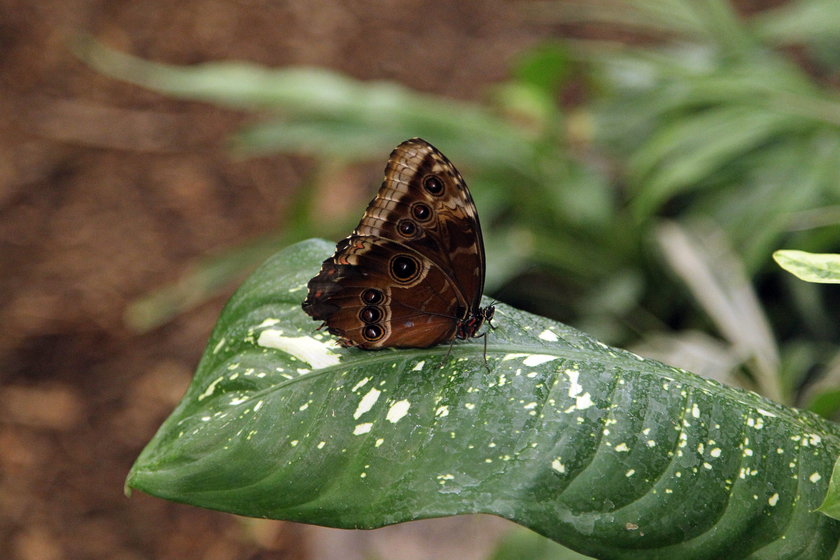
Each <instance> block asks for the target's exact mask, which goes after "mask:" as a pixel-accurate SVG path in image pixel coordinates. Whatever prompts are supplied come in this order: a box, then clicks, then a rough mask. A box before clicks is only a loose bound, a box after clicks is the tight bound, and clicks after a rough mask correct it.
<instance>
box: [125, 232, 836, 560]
mask: <svg viewBox="0 0 840 560" xmlns="http://www.w3.org/2000/svg"><path fill="white" fill-rule="evenodd" d="M332 251H333V244H332V243H329V242H326V241H320V240H311V241H306V242H303V243H299V244H297V245H294V246H292V247H290V248H288V249H286V250H284V251H282V252H280V253H278V254H277V255H275V256H274V257H272V258H271V259H269V260H268V261H267V262H266V263H265V264H264V265H263V266H262V267H261V268H259V269H258V270H257V271H256V272H255V273H254V274H253V275H252V276H251V277H250V278H249V279H248V280H247V281H246V282H245V283H244V285H243V286H242V287H241V288H240V289H239V291H237V293H236V294H235V295H234V296H233V297H232V298H231V300H230V302H229V303H228V305H227V306H226V307H225V309H224V311H223V312H222V315H221V317H220V319H219V322H218V324H217V326H216V329H215V330H214V332H213V335H212V336H211V339H210V341H209V343H208V346H207V350H206V351H205V353H204V356H203V357H202V360H201V363H200V364H199V367H198V371H197V372H196V375H195V378H194V380H193V383H192V384H191V385H190V387H189V389H188V391H187V393H186V395H185V396H184V399H183V400H182V402H181V403H180V404H179V406H178V407H177V409H176V410H175V411H174V412H173V414H172V415H171V416H170V417H169V418H168V419H167V420H166V422H165V423H164V424H163V426H162V427H161V428H160V430H159V431H158V433H157V434H156V435H155V436H154V438H153V439H152V441H151V442H150V443H149V444H148V446H147V447H146V449H144V450H143V452H142V453H141V455H140V457H139V458H138V459H137V461H136V463H135V464H134V466H133V468H132V469H131V472H130V473H129V476H128V480H127V485H128V486H129V487H132V488H137V489H140V490H143V491H146V492H149V493H151V494H154V495H156V496H160V497H163V498H167V499H170V500H174V501H178V502H184V503H189V504H193V505H197V506H202V507H206V508H211V509H218V510H223V511H228V512H232V513H237V514H241V515H249V516H255V517H269V518H276V519H288V520H294V521H301V522H306V523H316V524H320V525H328V526H333V527H345V528H374V527H380V526H383V525H387V524H391V523H398V522H401V521H407V520H411V519H419V518H428V517H439V516H446V515H455V514H462V513H471V512H485V513H492V514H495V515H499V516H502V517H506V518H508V519H512V520H514V521H516V522H517V523H520V524H522V525H524V526H526V527H529V528H531V529H533V530H534V531H536V532H538V533H540V534H543V535H545V536H548V537H550V538H552V539H554V540H556V541H558V542H560V543H561V544H564V545H566V546H568V547H570V548H573V549H575V550H578V551H580V552H582V553H584V554H589V555H592V556H595V557H598V558H604V559H610V558H621V559H632V558H644V559H646V560H651V559H654V560H655V559H659V558H662V559H664V558H674V557H680V558H683V559H700V558H721V557H726V558H728V559H736V558H746V557H749V558H752V559H759V558H762V559H763V558H766V559H773V560H777V559H780V558H810V559H821V558H830V557H831V555H832V554H833V551H835V549H836V548H837V542H838V538H839V537H840V523H838V522H836V521H834V520H831V519H829V518H828V517H826V516H824V515H821V514H819V513H814V512H813V510H814V509H815V508H816V507H817V505H818V504H819V503H820V502H821V501H822V499H823V496H824V494H825V491H826V487H827V483H828V473H829V471H830V470H831V468H832V465H833V463H834V460H835V458H836V457H837V455H838V449H840V441H838V429H837V427H836V425H834V424H831V423H829V422H826V421H824V420H822V419H820V418H819V417H817V416H816V415H814V414H811V413H807V412H801V411H798V410H795V409H790V408H785V407H783V406H781V405H778V404H776V403H773V402H771V401H768V400H766V399H764V398H762V397H759V396H758V395H755V394H753V393H748V392H745V391H741V390H737V389H733V388H729V387H724V386H721V385H720V384H718V383H716V382H713V381H709V380H706V379H703V378H700V377H697V376H695V375H693V374H690V373H688V372H686V371H684V370H679V369H676V368H672V367H669V366H666V365H663V364H661V363H659V362H655V361H651V360H644V359H642V358H640V357H638V356H636V355H635V354H632V353H630V352H626V351H623V350H618V349H615V348H610V347H608V346H606V345H604V344H602V343H600V342H598V341H596V340H594V339H592V338H590V337H589V336H587V335H585V334H583V333H581V332H579V331H576V330H574V329H572V328H570V327H567V326H565V325H562V324H559V323H556V322H553V321H550V320H548V319H544V318H540V317H537V316H534V315H530V314H527V313H523V312H520V311H517V310H515V309H512V308H510V307H508V306H505V305H499V306H498V307H497V315H496V316H497V320H496V323H497V326H498V327H497V328H496V329H495V330H493V331H491V332H490V333H489V334H488V339H487V350H486V351H487V355H486V359H487V365H488V367H487V368H485V364H484V358H483V352H484V341H482V340H475V339H473V340H470V341H467V342H458V343H456V344H454V345H453V346H452V347H451V348H450V347H448V346H447V345H441V346H437V347H434V348H429V349H411V350H383V351H379V352H365V351H361V350H357V349H345V348H338V347H336V346H335V345H334V343H332V341H331V339H330V337H328V336H326V335H324V334H321V333H317V334H316V332H315V326H316V325H315V323H314V322H313V321H311V320H310V318H309V317H307V316H306V315H305V314H304V313H303V312H302V310H301V308H300V302H301V300H302V299H303V297H304V295H305V293H306V281H307V280H308V279H309V278H310V277H311V276H313V275H314V274H315V273H316V272H317V270H318V267H319V265H320V263H321V261H322V259H324V258H325V257H326V256H328V255H329V254H331V253H332ZM441 366H442V367H441Z"/></svg>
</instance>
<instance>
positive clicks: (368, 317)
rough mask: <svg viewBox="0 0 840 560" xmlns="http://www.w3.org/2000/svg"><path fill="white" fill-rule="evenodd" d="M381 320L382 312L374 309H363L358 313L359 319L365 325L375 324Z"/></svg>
mask: <svg viewBox="0 0 840 560" xmlns="http://www.w3.org/2000/svg"><path fill="white" fill-rule="evenodd" d="M381 318H382V312H381V311H380V310H379V309H377V308H376V307H363V308H362V310H361V312H359V319H361V320H362V321H364V322H365V323H375V322H377V321H379V319H381Z"/></svg>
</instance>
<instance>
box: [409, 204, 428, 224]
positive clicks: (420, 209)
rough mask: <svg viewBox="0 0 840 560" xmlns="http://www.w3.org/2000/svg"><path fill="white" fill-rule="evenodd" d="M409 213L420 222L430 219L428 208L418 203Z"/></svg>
mask: <svg viewBox="0 0 840 560" xmlns="http://www.w3.org/2000/svg"><path fill="white" fill-rule="evenodd" d="M411 213H412V214H413V215H414V217H415V218H417V219H418V220H420V221H421V222H425V221H426V220H428V219H429V218H431V217H432V209H431V208H429V207H428V206H427V205H425V204H423V203H422V202H419V203H417V204H415V205H414V206H412V207H411Z"/></svg>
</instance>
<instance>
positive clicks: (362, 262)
mask: <svg viewBox="0 0 840 560" xmlns="http://www.w3.org/2000/svg"><path fill="white" fill-rule="evenodd" d="M309 293H310V298H309V300H311V301H312V303H311V304H310V307H309V309H308V310H307V312H310V311H311V312H310V314H311V315H313V317H317V318H319V319H322V320H323V321H325V322H326V323H327V326H328V329H329V331H330V333H332V334H334V335H336V336H338V337H339V338H340V340H341V341H342V342H343V343H344V344H345V345H348V346H349V345H352V346H359V347H361V348H365V349H374V348H384V347H389V346H398V347H399V346H404V347H426V346H432V345H434V344H438V343H440V342H442V341H444V340H450V339H452V337H453V336H454V334H455V327H456V324H457V321H456V318H455V316H454V314H453V309H457V308H458V307H459V306H460V305H461V304H460V302H459V298H458V294H457V293H456V291H455V290H454V289H453V286H452V283H451V281H450V280H449V279H448V278H447V277H446V275H444V274H443V272H442V271H441V270H440V268H438V267H437V266H436V265H435V264H434V263H432V262H431V261H430V260H428V259H425V258H424V257H423V256H422V255H421V254H419V253H417V252H416V251H412V250H410V249H408V248H406V247H405V246H402V245H400V244H398V243H395V242H393V241H390V240H387V239H382V238H374V237H359V236H355V235H354V236H350V237H348V238H346V239H344V240H342V241H341V242H340V243H339V244H338V248H337V250H336V254H335V255H334V256H333V257H331V258H330V259H327V260H326V261H324V265H323V266H322V268H321V272H320V273H319V274H318V276H316V277H315V278H313V279H312V280H311V281H310V282H309ZM309 300H308V301H309Z"/></svg>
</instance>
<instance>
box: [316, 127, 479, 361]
mask: <svg viewBox="0 0 840 560" xmlns="http://www.w3.org/2000/svg"><path fill="white" fill-rule="evenodd" d="M484 272H485V264H484V243H483V241H482V238H481V226H480V225H479V222H478V213H477V212H476V209H475V203H473V199H472V196H471V195H470V191H469V189H467V184H466V183H465V182H464V179H463V178H462V177H461V174H460V173H459V172H458V170H457V169H455V166H454V165H452V163H451V162H450V161H449V160H448V159H447V158H446V156H444V155H443V154H442V153H441V152H440V151H438V149H437V148H435V147H434V146H432V145H431V144H429V143H428V142H426V141H425V140H422V139H420V138H412V139H410V140H406V141H405V142H403V143H402V144H400V145H399V146H397V147H396V148H395V149H394V151H393V152H391V156H390V158H389V159H388V164H387V165H386V166H385V179H384V180H383V182H382V186H381V187H380V188H379V192H377V193H376V196H375V197H374V199H373V200H372V201H371V202H370V204H369V205H368V208H367V210H366V211H365V214H364V216H363V217H362V221H361V222H359V225H358V226H356V229H355V230H353V233H351V234H350V235H349V236H348V237H346V238H345V239H342V240H341V241H339V243H338V245H337V246H336V249H335V254H334V255H333V256H332V257H330V258H328V259H327V260H325V261H324V262H323V264H322V265H321V270H320V272H319V273H318V275H317V276H315V277H314V278H312V279H311V280H310V281H309V284H308V286H307V287H308V289H309V291H308V294H307V297H306V300H304V302H303V310H304V311H305V312H306V313H307V314H309V315H310V316H312V318H313V319H316V320H320V321H323V323H322V325H321V326H322V327H323V326H326V327H327V330H328V331H329V332H330V333H331V334H333V335H335V336H337V337H338V341H339V343H340V344H341V345H342V346H354V347H358V348H361V349H364V350H378V349H380V348H388V347H398V348H426V347H429V346H433V345H435V344H440V343H442V342H450V341H453V340H454V339H455V338H458V339H468V338H471V337H476V336H484V335H478V334H477V333H478V331H479V329H480V328H481V326H482V325H483V324H484V322H485V321H487V323H488V324H490V325H491V326H492V324H491V323H490V321H491V320H492V318H493V314H494V311H495V308H494V306H492V305H490V306H487V307H480V305H479V304H480V303H481V294H482V291H483V288H484ZM485 343H486V338H485ZM450 349H451V346H450Z"/></svg>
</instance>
